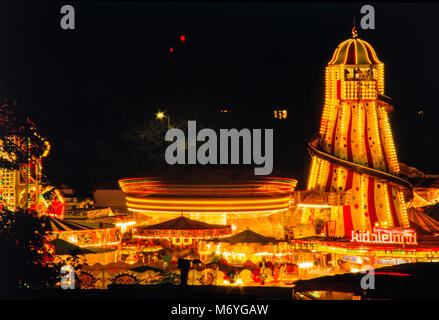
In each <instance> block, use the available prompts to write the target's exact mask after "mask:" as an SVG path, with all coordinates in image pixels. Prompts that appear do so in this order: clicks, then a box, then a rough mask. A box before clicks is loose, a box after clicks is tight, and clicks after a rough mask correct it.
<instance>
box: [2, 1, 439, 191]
mask: <svg viewBox="0 0 439 320" xmlns="http://www.w3.org/2000/svg"><path fill="white" fill-rule="evenodd" d="M62 4H65V3H58V2H55V3H53V2H50V3H38V2H31V3H26V2H18V3H7V2H0V81H1V83H2V87H3V90H2V92H3V93H4V94H5V95H6V96H8V97H10V98H14V99H16V101H17V103H18V104H19V105H21V106H23V107H25V108H27V109H28V110H29V113H30V115H31V118H32V119H33V121H34V122H36V123H37V125H38V127H39V129H40V132H41V134H42V135H44V136H46V137H47V138H48V139H49V140H50V141H51V144H52V150H51V154H50V156H49V157H48V158H47V159H46V161H45V163H46V166H45V169H46V173H47V176H48V179H49V181H51V182H53V183H55V184H60V183H64V184H66V185H69V186H73V187H76V188H78V189H82V190H90V189H92V188H93V187H95V186H97V185H99V184H100V183H101V182H105V181H108V180H116V179H118V178H124V177H132V176H139V175H142V172H141V171H142V170H143V169H142V170H140V169H139V170H138V171H136V167H137V166H136V163H135V162H133V161H132V160H127V158H129V157H128V156H127V154H126V153H127V152H131V151H129V150H128V149H127V148H125V146H124V140H123V139H122V138H121V137H122V136H123V135H124V133H126V132H127V131H129V130H130V129H131V128H133V127H136V126H139V125H142V124H143V123H145V124H146V123H147V122H148V121H150V120H151V119H153V118H154V114H155V112H156V111H157V110H159V109H165V110H166V111H167V112H168V113H169V114H171V115H173V114H180V115H181V114H184V112H182V110H184V109H183V108H186V107H188V106H190V107H192V108H195V109H197V108H198V109H200V110H201V109H203V110H212V115H213V117H215V112H217V111H218V108H219V107H221V106H230V107H231V108H232V109H233V110H235V111H236V113H235V114H234V117H235V118H234V120H235V121H237V122H238V123H240V121H241V120H242V125H243V126H247V125H249V124H248V123H249V122H248V120H249V119H251V118H252V117H254V116H255V115H264V117H265V115H268V117H265V118H269V116H271V112H272V111H271V110H272V109H273V107H276V106H281V107H282V108H286V109H288V110H289V118H288V120H287V121H286V122H284V123H282V124H280V123H279V122H278V123H274V122H273V121H268V120H267V123H266V124H265V125H266V128H271V127H273V128H274V130H275V141H274V144H275V156H274V159H275V162H274V165H275V169H276V170H278V172H280V173H281V174H282V175H284V176H291V177H296V178H297V179H299V181H300V185H299V187H304V186H305V184H306V179H307V172H308V169H309V158H308V156H307V154H306V143H307V141H308V139H309V137H310V136H311V135H312V134H313V133H314V132H316V131H317V130H318V126H319V121H320V115H321V112H322V106H323V88H324V87H323V85H324V83H323V75H324V67H325V65H326V64H327V62H328V61H329V60H330V58H331V56H332V53H333V52H334V50H335V48H336V47H337V46H338V44H339V43H340V42H341V41H343V40H345V39H347V38H348V37H350V31H351V28H352V21H353V18H354V17H356V19H357V21H360V19H361V14H360V8H361V5H362V4H360V3H354V4H351V3H339V4H328V3H327V4H319V3H308V4H300V3H278V4H276V3H266V4H264V3H231V2H228V3H224V4H221V3H207V4H205V3H201V2H199V3H177V4H172V3H156V2H155V3H143V2H110V3H106V2H98V3H93V2H87V3H79V2H77V3H76V2H69V4H73V6H74V8H75V10H76V28H77V29H76V30H67V31H66V30H62V29H61V28H60V26H59V22H60V18H61V14H60V8H61V6H62ZM374 7H375V14H376V25H375V27H376V29H375V30H361V29H360V30H359V37H360V38H362V39H364V40H366V41H368V42H370V43H371V44H372V46H373V47H374V48H375V50H376V52H377V55H378V57H379V59H380V60H381V61H383V62H384V63H385V66H386V75H385V76H386V94H387V95H389V96H391V97H392V98H393V100H394V105H395V112H394V114H393V115H392V118H391V121H392V127H393V132H394V136H395V142H396V146H397V151H398V155H399V159H400V161H402V162H405V163H407V164H408V165H411V166H415V167H417V168H419V169H421V170H423V171H425V172H427V173H439V165H438V162H437V157H438V151H437V150H438V148H437V147H436V145H437V142H438V140H439V133H438V132H439V130H438V129H437V127H438V125H437V117H438V115H439V112H438V111H437V108H438V107H439V105H438V104H437V101H436V100H437V96H436V94H437V92H438V91H439V81H438V77H439V64H438V63H437V60H438V58H437V56H438V52H439V42H438V41H437V39H438V34H439V24H438V23H437V12H439V4H435V3H431V4H405V3H395V4H374ZM182 34H184V35H185V36H186V41H185V42H184V43H182V42H180V41H179V36H180V35H182ZM171 47H173V48H174V52H173V53H172V54H171V53H170V52H169V48H171ZM420 110H422V111H424V117H423V119H421V118H420V117H419V116H418V111H420ZM171 119H172V116H171ZM183 120H191V119H183ZM256 123H257V125H259V126H260V125H261V122H260V121H259V122H255V125H256ZM250 125H251V124H250ZM262 125H264V124H262ZM139 161H141V160H139ZM139 167H140V166H139Z"/></svg>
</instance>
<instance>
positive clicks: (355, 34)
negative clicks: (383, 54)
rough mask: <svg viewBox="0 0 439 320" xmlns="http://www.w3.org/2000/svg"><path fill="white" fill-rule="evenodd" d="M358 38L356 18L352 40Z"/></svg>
mask: <svg viewBox="0 0 439 320" xmlns="http://www.w3.org/2000/svg"><path fill="white" fill-rule="evenodd" d="M357 37H358V33H357V24H356V22H355V17H354V22H353V28H352V38H354V39H356V38H357Z"/></svg>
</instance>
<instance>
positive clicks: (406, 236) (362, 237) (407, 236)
mask: <svg viewBox="0 0 439 320" xmlns="http://www.w3.org/2000/svg"><path fill="white" fill-rule="evenodd" d="M351 242H361V243H381V244H418V242H417V240H416V232H415V230H413V229H403V230H401V229H383V228H373V232H372V233H370V232H369V231H367V232H362V231H357V232H354V231H352V237H351Z"/></svg>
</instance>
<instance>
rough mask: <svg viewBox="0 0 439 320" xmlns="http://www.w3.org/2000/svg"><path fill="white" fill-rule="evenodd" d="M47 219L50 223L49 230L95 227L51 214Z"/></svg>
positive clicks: (58, 230)
mask: <svg viewBox="0 0 439 320" xmlns="http://www.w3.org/2000/svg"><path fill="white" fill-rule="evenodd" d="M45 219H46V220H45V223H46V225H48V227H49V230H50V231H52V232H60V231H74V230H91V229H94V228H93V227H91V226H86V225H83V224H80V223H77V222H73V221H69V220H60V219H57V218H53V217H50V216H45Z"/></svg>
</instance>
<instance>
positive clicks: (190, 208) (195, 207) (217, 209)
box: [127, 202, 289, 211]
mask: <svg viewBox="0 0 439 320" xmlns="http://www.w3.org/2000/svg"><path fill="white" fill-rule="evenodd" d="M288 205H289V202H288V203H282V204H278V205H271V206H257V207H248V206H239V207H225V206H205V207H200V206H175V207H172V206H153V205H142V204H136V203H130V202H128V203H127V206H128V207H134V208H144V209H159V210H161V209H176V210H179V211H185V210H193V211H198V210H200V211H204V210H211V211H212V210H213V211H224V210H257V209H279V206H281V207H284V206H288Z"/></svg>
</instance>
